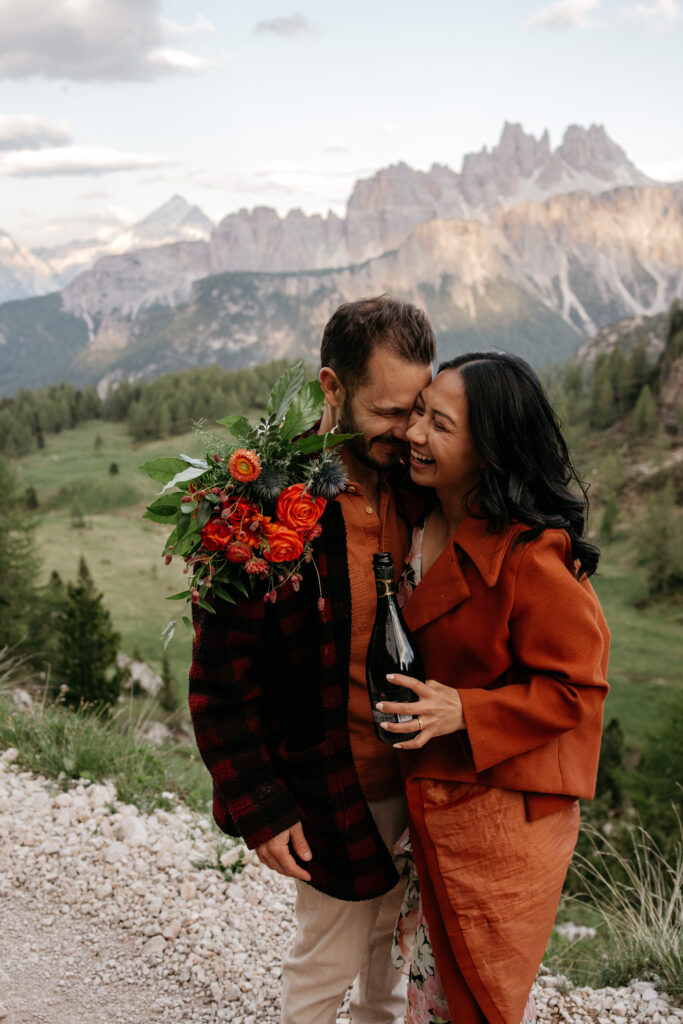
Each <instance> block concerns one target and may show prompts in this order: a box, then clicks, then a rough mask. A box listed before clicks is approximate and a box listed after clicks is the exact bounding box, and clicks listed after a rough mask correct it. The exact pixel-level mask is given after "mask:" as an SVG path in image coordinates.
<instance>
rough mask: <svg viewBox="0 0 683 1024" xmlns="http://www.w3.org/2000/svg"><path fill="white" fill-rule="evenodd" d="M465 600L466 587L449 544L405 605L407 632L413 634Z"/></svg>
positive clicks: (465, 581) (466, 596) (467, 589)
mask: <svg viewBox="0 0 683 1024" xmlns="http://www.w3.org/2000/svg"><path fill="white" fill-rule="evenodd" d="M469 596H470V588H469V585H468V583H467V580H466V579H465V577H464V576H463V574H462V569H461V568H460V563H459V562H458V559H457V558H456V555H455V550H454V547H453V544H449V545H448V546H447V547H445V548H444V550H443V551H442V552H441V554H440V555H439V557H438V558H437V560H436V561H435V562H434V564H433V565H432V566H430V568H429V571H428V572H427V573H426V575H425V576H424V577H423V579H422V581H421V582H420V583H419V584H418V586H417V587H416V588H415V590H414V591H413V592H412V594H411V595H410V597H409V598H408V600H407V601H406V603H405V605H404V607H403V618H404V619H405V622H406V625H407V627H408V629H410V630H411V631H412V632H415V630H417V629H421V628H422V627H423V626H426V625H427V623H428V622H432V621H433V620H434V619H438V618H439V616H440V615H444V614H445V612H448V611H450V610H451V608H455V607H456V605H459V604H460V603H461V602H462V601H464V600H466V598H468V597H469Z"/></svg>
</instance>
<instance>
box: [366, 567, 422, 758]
mask: <svg viewBox="0 0 683 1024" xmlns="http://www.w3.org/2000/svg"><path fill="white" fill-rule="evenodd" d="M372 567H373V569H374V572H375V585H376V587H377V614H376V616H375V624H374V626H373V628H372V635H371V637H370V646H369V647H368V653H367V657H366V659H365V675H366V679H367V683H368V694H369V697H370V708H371V709H372V717H373V720H374V723H375V732H376V733H377V738H378V739H380V740H381V741H382V743H398V742H400V741H401V740H411V739H413V737H415V736H417V732H412V733H405V732H403V733H397V732H387V731H386V730H385V729H382V728H381V726H380V722H394V723H397V722H410V721H411V719H412V718H413V715H410V714H401V715H396V714H393V715H390V714H387V713H386V712H385V711H378V710H377V708H376V707H375V704H376V703H377V702H378V701H384V700H386V701H392V702H399V701H400V702H401V703H404V704H406V705H408V704H410V703H412V702H413V701H416V700H418V697H417V694H415V693H413V691H412V690H408V689H406V687H405V686H396V685H395V684H392V683H390V682H389V680H388V679H387V678H386V677H387V673H389V672H400V673H401V675H405V676H413V677H414V678H415V679H424V668H423V667H422V659H421V658H420V654H419V652H418V650H417V647H416V645H415V641H414V640H413V639H412V638H411V636H410V633H409V632H408V630H407V628H406V626H405V625H404V623H403V620H402V619H401V613H400V611H399V609H398V604H397V603H396V584H395V583H394V563H393V559H392V557H391V554H390V553H389V552H388V551H381V552H379V553H378V554H376V555H373V556H372ZM408 710H409V709H408V707H406V712H408Z"/></svg>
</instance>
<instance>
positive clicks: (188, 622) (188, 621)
mask: <svg viewBox="0 0 683 1024" xmlns="http://www.w3.org/2000/svg"><path fill="white" fill-rule="evenodd" d="M183 624H184V625H185V626H187V628H188V629H190V630H191V629H192V619H189V618H188V617H187V615H183Z"/></svg>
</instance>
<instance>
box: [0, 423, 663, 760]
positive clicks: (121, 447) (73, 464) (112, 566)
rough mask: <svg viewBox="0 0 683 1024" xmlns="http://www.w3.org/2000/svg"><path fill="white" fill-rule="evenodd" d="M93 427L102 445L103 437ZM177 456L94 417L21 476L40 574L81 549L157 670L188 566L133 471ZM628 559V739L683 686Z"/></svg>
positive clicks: (618, 655)
mask: <svg viewBox="0 0 683 1024" xmlns="http://www.w3.org/2000/svg"><path fill="white" fill-rule="evenodd" d="M98 435H99V438H100V439H101V444H96V440H97V438H98ZM178 452H187V453H188V454H195V455H198V454H200V452H199V450H198V446H197V442H196V440H195V438H194V437H193V435H192V434H186V435H183V436H180V437H173V438H171V439H170V440H163V441H150V442H147V443H144V444H133V442H132V441H131V439H130V437H129V435H128V433H127V429H126V426H125V424H119V423H109V422H102V421H93V422H90V423H87V424H83V425H81V426H79V427H77V428H76V429H74V430H65V431H62V433H60V434H57V435H50V436H48V437H47V438H46V446H45V448H44V449H42V450H39V451H35V452H32V453H31V454H30V455H27V456H24V457H23V458H22V459H20V460H19V461H18V463H17V465H18V470H19V474H20V479H21V482H22V484H23V485H24V486H25V487H29V486H33V487H34V488H35V489H36V492H37V495H38V501H39V508H38V510H37V512H36V513H35V515H36V517H37V520H38V529H37V531H36V542H37V544H38V547H39V553H40V556H41V560H42V576H43V579H45V580H46V579H47V578H48V576H49V574H50V572H51V571H52V570H57V572H59V573H60V575H61V576H62V578H63V579H65V580H67V579H73V578H75V576H76V572H77V567H78V560H79V557H80V555H81V554H82V555H84V557H85V558H86V560H87V562H88V565H89V568H90V571H91V574H92V576H93V578H94V580H95V583H96V585H97V587H98V589H100V590H101V591H102V592H103V593H104V599H105V603H106V605H107V607H108V608H109V610H110V612H111V615H112V619H113V621H114V625H115V627H116V629H117V630H118V631H119V632H120V633H121V635H122V649H123V651H124V652H125V653H126V654H129V655H132V653H133V651H134V650H136V649H137V650H138V651H139V652H140V654H141V655H142V657H143V658H144V660H145V661H147V662H148V663H149V664H150V665H152V666H153V667H154V668H155V669H156V670H158V669H159V667H160V663H161V653H162V645H161V641H160V639H159V634H160V633H161V631H162V629H163V628H164V626H165V625H166V623H167V622H168V620H169V619H170V618H173V617H175V616H176V615H177V613H178V611H179V603H178V602H167V601H166V600H165V598H166V597H167V596H168V595H170V594H173V593H176V592H177V591H178V590H181V589H184V586H183V579H182V575H181V573H182V563H176V562H173V563H172V564H171V565H170V566H168V567H166V566H164V564H163V560H162V558H161V549H162V545H163V540H164V538H165V536H166V532H167V531H166V528H165V527H163V526H159V525H157V524H154V523H150V522H148V521H147V520H143V519H142V518H141V514H142V512H143V511H144V509H145V506H146V505H147V504H150V503H151V502H152V501H153V500H154V498H155V496H156V494H157V493H158V491H159V486H158V485H157V484H156V483H155V482H154V481H153V480H150V479H149V478H148V477H147V476H146V475H145V474H144V473H142V472H141V471H140V470H139V468H138V467H139V466H140V464H141V463H143V462H145V461H147V460H148V459H152V458H156V457H158V456H160V455H165V454H168V455H174V454H177V453H178ZM111 463H116V464H117V466H118V469H119V472H118V473H117V474H115V475H112V474H111V473H110V471H109V470H110V465H111ZM74 505H78V506H79V507H80V510H81V512H82V514H83V518H84V520H85V526H83V527H80V528H74V526H73V523H72V519H73V513H72V510H73V508H74ZM594 521H597V519H596V517H594ZM632 564H633V557H632V541H630V539H629V538H628V537H627V536H626V537H624V536H623V535H618V538H617V540H615V542H614V543H612V544H611V545H609V546H607V547H605V549H604V553H603V559H602V561H601V564H600V570H599V574H598V575H597V577H595V580H594V583H595V587H596V590H597V591H598V594H599V596H600V600H601V602H602V605H603V608H604V611H605V615H606V618H607V621H608V623H609V626H610V629H611V631H612V654H611V668H610V682H611V684H612V692H611V694H610V697H609V698H608V703H607V707H606V720H607V721H609V719H610V718H612V717H616V718H618V719H619V721H620V722H621V724H622V727H623V729H624V732H625V734H626V738H627V740H628V741H629V742H631V743H637V742H638V741H639V740H640V739H641V738H642V737H643V736H644V735H645V734H647V733H649V732H653V731H656V729H657V724H658V721H659V720H660V715H661V713H662V705H663V702H664V700H665V698H666V696H667V693H668V692H669V691H670V689H671V688H672V687H675V686H681V685H683V678H682V675H681V659H680V650H681V641H682V640H683V609H681V606H680V604H679V605H666V604H662V603H657V604H654V605H650V606H646V607H644V608H637V607H635V606H634V603H633V602H634V600H635V599H637V598H638V595H639V594H640V593H641V592H642V590H643V581H642V575H641V572H640V570H638V569H634V568H632ZM190 639H191V638H190V634H189V632H188V631H187V630H186V629H185V627H184V626H182V624H181V625H180V627H179V628H178V630H177V632H176V636H175V638H174V639H173V641H172V642H171V644H170V645H169V647H168V655H169V658H170V663H171V668H172V671H173V674H174V676H175V680H176V685H177V687H178V691H179V694H180V695H182V694H184V692H185V686H186V679H187V669H188V665H189V655H190Z"/></svg>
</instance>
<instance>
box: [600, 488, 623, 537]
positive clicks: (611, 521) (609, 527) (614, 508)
mask: <svg viewBox="0 0 683 1024" xmlns="http://www.w3.org/2000/svg"><path fill="white" fill-rule="evenodd" d="M618 519H619V502H618V501H617V496H616V494H615V493H614V491H612V492H611V493H610V495H609V497H608V499H607V502H606V504H605V508H604V510H603V513H602V522H601V524H600V539H601V540H603V541H611V540H614V530H615V528H616V525H617V521H618Z"/></svg>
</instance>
